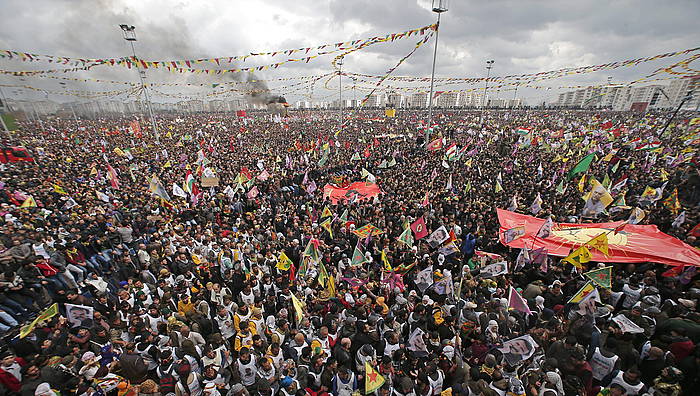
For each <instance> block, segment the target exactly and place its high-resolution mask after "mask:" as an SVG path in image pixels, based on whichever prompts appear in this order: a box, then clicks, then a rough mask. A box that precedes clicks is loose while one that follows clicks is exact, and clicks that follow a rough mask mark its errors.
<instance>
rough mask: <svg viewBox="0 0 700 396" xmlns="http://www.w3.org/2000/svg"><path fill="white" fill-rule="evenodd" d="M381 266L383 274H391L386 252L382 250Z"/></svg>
mask: <svg viewBox="0 0 700 396" xmlns="http://www.w3.org/2000/svg"><path fill="white" fill-rule="evenodd" d="M382 264H383V265H384V271H385V272H392V271H393V269H392V268H391V263H390V262H389V259H387V257H386V251H385V250H382Z"/></svg>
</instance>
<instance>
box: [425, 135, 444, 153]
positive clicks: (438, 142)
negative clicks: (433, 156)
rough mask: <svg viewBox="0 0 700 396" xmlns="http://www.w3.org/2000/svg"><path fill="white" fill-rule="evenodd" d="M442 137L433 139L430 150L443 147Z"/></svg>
mask: <svg viewBox="0 0 700 396" xmlns="http://www.w3.org/2000/svg"><path fill="white" fill-rule="evenodd" d="M442 144H443V142H442V138H437V139H435V140H433V141H432V142H430V143H428V147H427V148H428V151H437V150H440V149H441V148H442Z"/></svg>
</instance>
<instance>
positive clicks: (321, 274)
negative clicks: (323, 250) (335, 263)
mask: <svg viewBox="0 0 700 396" xmlns="http://www.w3.org/2000/svg"><path fill="white" fill-rule="evenodd" d="M326 282H328V271H327V270H326V266H325V265H323V261H319V263H318V283H319V284H321V286H323V287H326Z"/></svg>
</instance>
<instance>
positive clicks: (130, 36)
mask: <svg viewBox="0 0 700 396" xmlns="http://www.w3.org/2000/svg"><path fill="white" fill-rule="evenodd" d="M119 27H120V28H121V29H122V32H123V33H124V40H126V41H128V42H129V44H131V53H132V54H133V55H134V62H133V63H134V65H135V66H136V70H137V71H138V72H139V80H140V81H141V89H142V90H143V94H144V95H145V97H146V107H147V108H148V115H149V116H150V118H151V128H153V133H154V134H155V136H156V142H157V143H159V142H160V141H159V136H158V126H157V125H156V118H155V116H154V115H153V109H152V108H151V98H150V97H149V96H148V87H147V86H146V72H145V71H144V70H141V68H140V67H139V63H138V62H137V59H138V58H136V49H135V48H134V41H136V32H135V30H136V27H134V26H129V25H123V24H122V25H119Z"/></svg>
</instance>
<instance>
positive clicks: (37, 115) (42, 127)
mask: <svg viewBox="0 0 700 396" xmlns="http://www.w3.org/2000/svg"><path fill="white" fill-rule="evenodd" d="M29 103H31V104H32V109H34V115H36V119H37V120H39V126H41V131H42V132H44V133H46V129H44V123H43V122H41V117H39V112H38V111H36V106H34V102H29Z"/></svg>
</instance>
